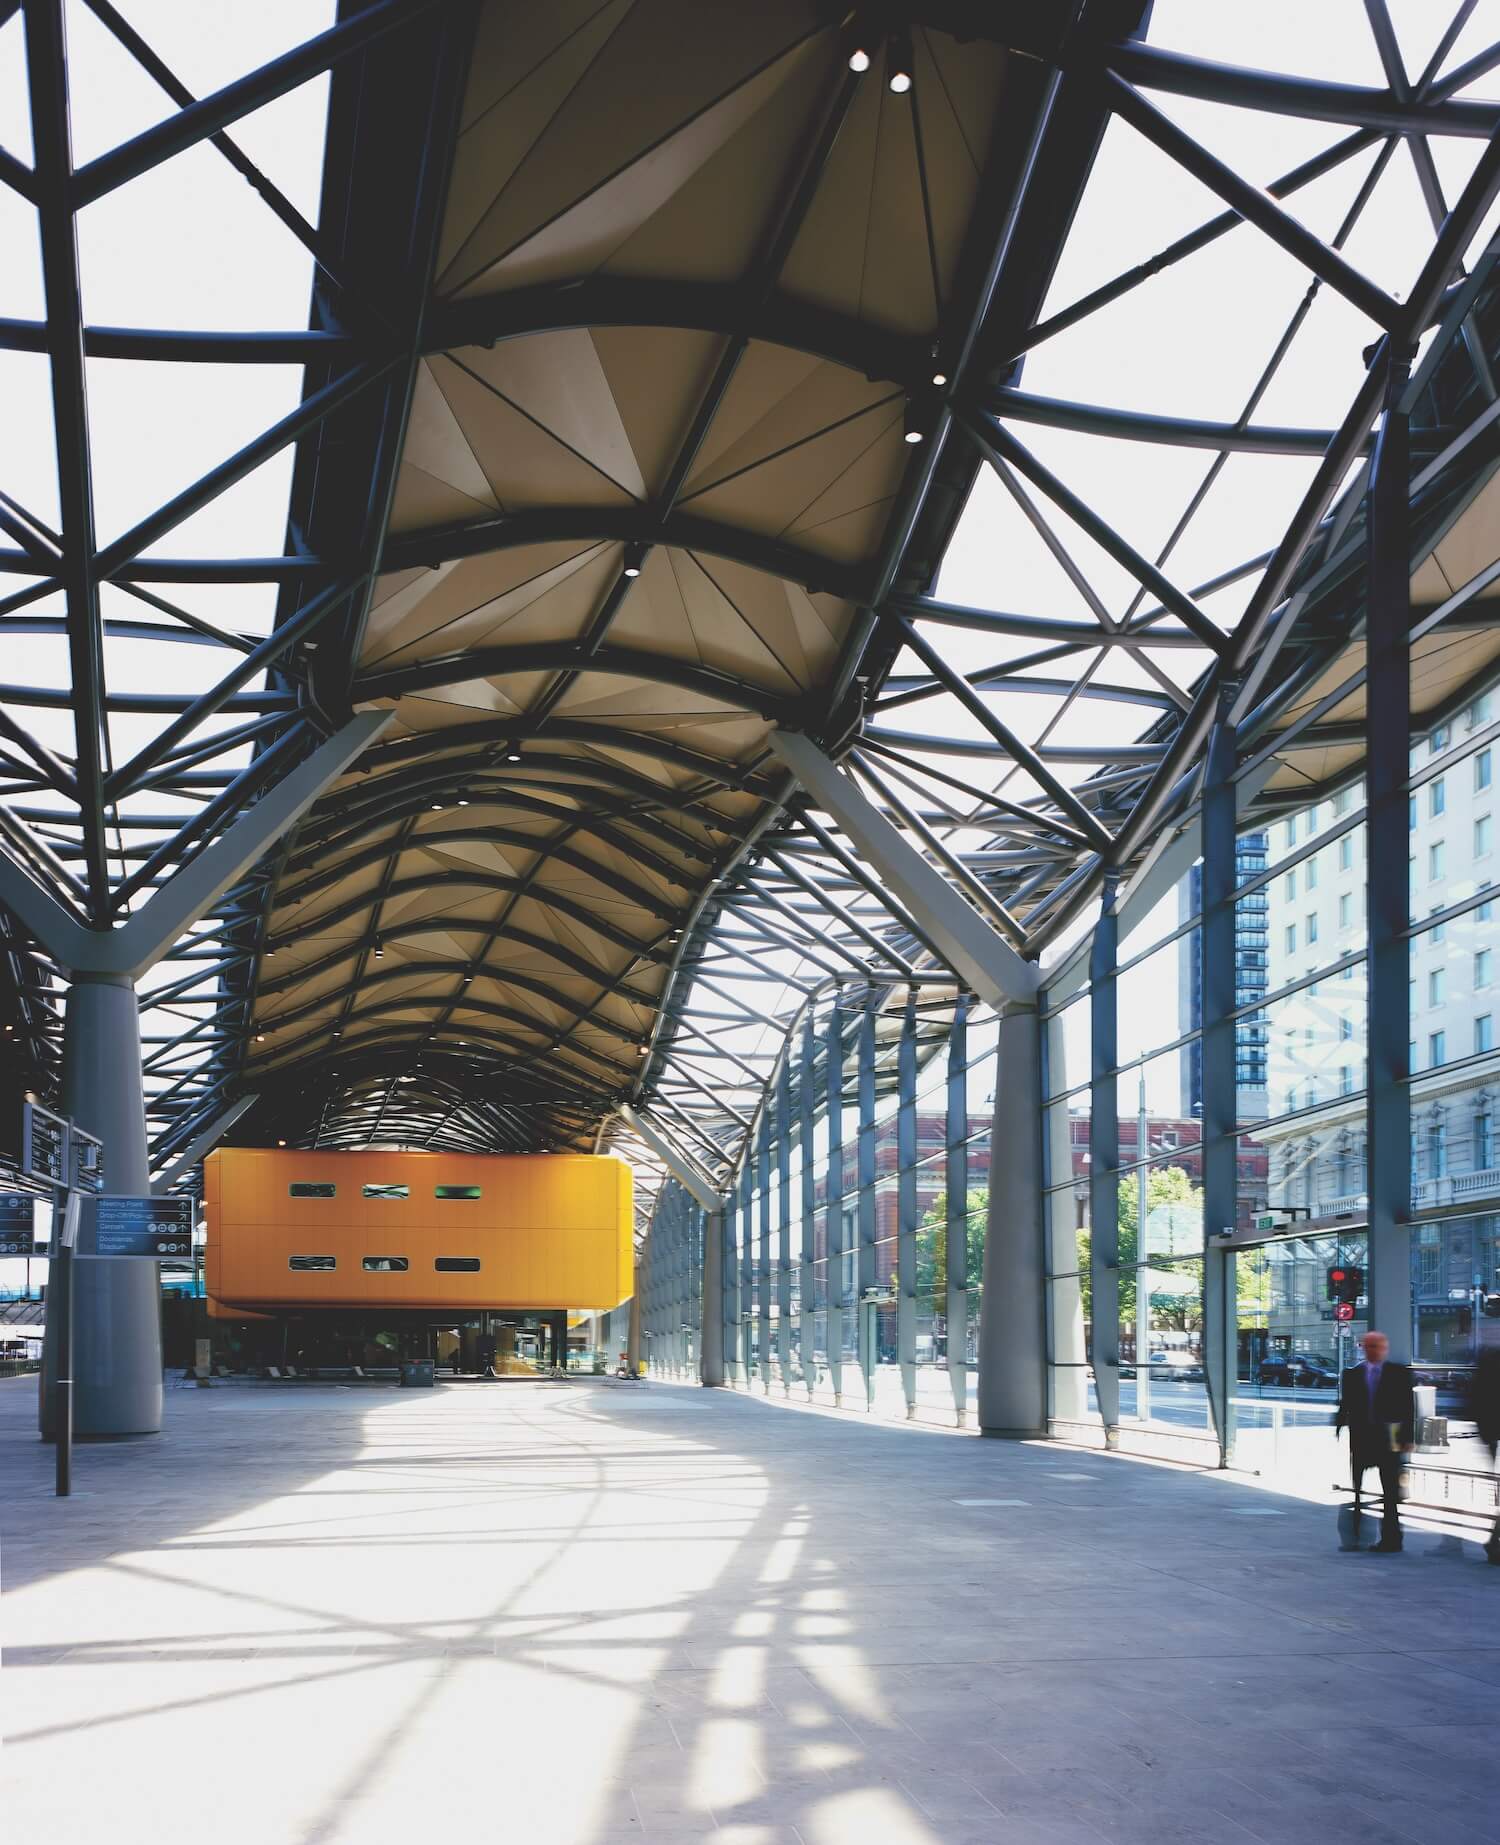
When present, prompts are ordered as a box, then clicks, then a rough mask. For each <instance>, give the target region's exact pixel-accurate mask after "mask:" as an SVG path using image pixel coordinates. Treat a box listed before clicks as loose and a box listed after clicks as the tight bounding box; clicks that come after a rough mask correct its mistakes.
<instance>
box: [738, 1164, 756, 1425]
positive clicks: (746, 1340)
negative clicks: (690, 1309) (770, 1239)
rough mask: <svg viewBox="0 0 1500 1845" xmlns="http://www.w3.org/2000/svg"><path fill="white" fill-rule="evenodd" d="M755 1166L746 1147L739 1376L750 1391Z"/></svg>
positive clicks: (741, 1188)
mask: <svg viewBox="0 0 1500 1845" xmlns="http://www.w3.org/2000/svg"><path fill="white" fill-rule="evenodd" d="M754 1166H755V1162H754V1160H753V1159H752V1158H751V1157H750V1149H749V1148H748V1147H747V1148H746V1149H745V1151H744V1154H743V1156H742V1158H741V1160H740V1173H739V1194H740V1208H739V1213H738V1215H739V1220H740V1247H739V1266H740V1323H739V1328H738V1335H739V1348H740V1376H741V1377H742V1379H743V1380H744V1385H745V1388H746V1389H747V1390H751V1389H753V1388H754V1386H755V1339H754V1327H755V1173H754Z"/></svg>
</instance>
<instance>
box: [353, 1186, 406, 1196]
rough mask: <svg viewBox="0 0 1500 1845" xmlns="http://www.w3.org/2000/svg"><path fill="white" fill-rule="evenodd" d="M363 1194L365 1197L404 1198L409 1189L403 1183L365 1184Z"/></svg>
mask: <svg viewBox="0 0 1500 1845" xmlns="http://www.w3.org/2000/svg"><path fill="white" fill-rule="evenodd" d="M364 1194H365V1196H366V1197H367V1198H406V1197H409V1196H410V1191H409V1188H408V1187H407V1186H405V1185H366V1186H365V1187H364Z"/></svg>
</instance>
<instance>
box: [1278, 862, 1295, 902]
mask: <svg viewBox="0 0 1500 1845" xmlns="http://www.w3.org/2000/svg"><path fill="white" fill-rule="evenodd" d="M1281 894H1282V896H1283V897H1285V898H1286V899H1287V900H1288V901H1290V900H1291V899H1292V898H1293V897H1295V896H1296V895H1297V869H1296V867H1295V866H1293V867H1292V869H1291V870H1290V871H1289V872H1288V873H1287V874H1286V879H1285V881H1284V882H1283V884H1282V886H1281Z"/></svg>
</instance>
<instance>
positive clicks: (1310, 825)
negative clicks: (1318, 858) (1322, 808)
mask: <svg viewBox="0 0 1500 1845" xmlns="http://www.w3.org/2000/svg"><path fill="white" fill-rule="evenodd" d="M1317 830H1318V810H1317V808H1316V807H1309V808H1308V810H1307V837H1308V838H1309V839H1311V838H1312V836H1313V834H1314V833H1316V832H1317Z"/></svg>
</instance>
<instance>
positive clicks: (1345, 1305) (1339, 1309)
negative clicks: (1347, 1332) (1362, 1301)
mask: <svg viewBox="0 0 1500 1845" xmlns="http://www.w3.org/2000/svg"><path fill="white" fill-rule="evenodd" d="M1333 1317H1334V1319H1336V1320H1352V1319H1353V1318H1354V1302H1353V1301H1352V1300H1341V1301H1339V1302H1338V1304H1337V1305H1336V1306H1335V1307H1334V1310H1333Z"/></svg>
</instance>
